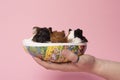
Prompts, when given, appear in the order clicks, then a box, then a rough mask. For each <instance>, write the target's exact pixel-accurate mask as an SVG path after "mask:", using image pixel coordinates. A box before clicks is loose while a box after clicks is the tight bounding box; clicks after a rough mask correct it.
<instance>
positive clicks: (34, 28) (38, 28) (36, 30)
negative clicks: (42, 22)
mask: <svg viewBox="0 0 120 80" xmlns="http://www.w3.org/2000/svg"><path fill="white" fill-rule="evenodd" d="M38 30H40V27H37V26H34V27H33V34H36V33H37V32H38Z"/></svg>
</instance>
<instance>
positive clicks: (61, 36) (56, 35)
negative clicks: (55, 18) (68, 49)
mask: <svg viewBox="0 0 120 80" xmlns="http://www.w3.org/2000/svg"><path fill="white" fill-rule="evenodd" d="M50 32H51V34H50V41H51V42H52V43H67V37H66V36H65V32H64V31H61V32H58V31H52V28H51V29H50Z"/></svg>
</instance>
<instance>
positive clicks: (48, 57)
mask: <svg viewBox="0 0 120 80" xmlns="http://www.w3.org/2000/svg"><path fill="white" fill-rule="evenodd" d="M86 44H87V43H37V42H33V41H32V40H31V39H24V40H23V47H24V49H25V51H27V53H29V54H30V55H32V56H35V57H38V58H40V59H42V60H44V61H50V62H54V63H66V62H70V61H69V60H67V59H66V58H65V57H64V56H63V55H62V51H63V50H64V49H68V50H70V51H72V52H73V53H74V54H76V55H78V56H81V55H83V54H84V52H85V50H86V47H87V45H86Z"/></svg>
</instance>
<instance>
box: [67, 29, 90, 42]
mask: <svg viewBox="0 0 120 80" xmlns="http://www.w3.org/2000/svg"><path fill="white" fill-rule="evenodd" d="M67 39H68V42H72V43H78V42H81V43H84V42H88V40H87V39H86V38H85V37H84V36H83V31H82V30H80V29H76V30H72V29H69V34H68V36H67Z"/></svg>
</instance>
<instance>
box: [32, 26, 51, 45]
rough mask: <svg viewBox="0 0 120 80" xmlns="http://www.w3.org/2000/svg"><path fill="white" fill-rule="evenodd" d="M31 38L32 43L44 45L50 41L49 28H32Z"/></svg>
mask: <svg viewBox="0 0 120 80" xmlns="http://www.w3.org/2000/svg"><path fill="white" fill-rule="evenodd" d="M33 30H34V32H33V34H34V36H33V38H32V41H34V42H40V43H46V42H49V41H50V31H51V27H50V28H46V27H44V28H40V27H33Z"/></svg>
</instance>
